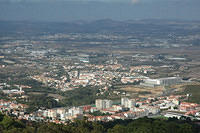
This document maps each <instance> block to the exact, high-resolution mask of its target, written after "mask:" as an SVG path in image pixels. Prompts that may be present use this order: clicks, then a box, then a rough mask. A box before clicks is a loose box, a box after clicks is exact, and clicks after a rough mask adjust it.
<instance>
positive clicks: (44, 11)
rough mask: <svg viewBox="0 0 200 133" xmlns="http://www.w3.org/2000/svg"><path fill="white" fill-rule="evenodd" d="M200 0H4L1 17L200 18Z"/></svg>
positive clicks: (13, 18)
mask: <svg viewBox="0 0 200 133" xmlns="http://www.w3.org/2000/svg"><path fill="white" fill-rule="evenodd" d="M199 6H200V0H0V20H14V21H15V20H17V21H20V20H22V21H24V20H25V21H57V22H66V21H74V20H87V21H88V20H89V21H91V20H99V19H113V20H138V19H177V20H200V15H199V12H200V8H199Z"/></svg>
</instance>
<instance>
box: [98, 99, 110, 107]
mask: <svg viewBox="0 0 200 133" xmlns="http://www.w3.org/2000/svg"><path fill="white" fill-rule="evenodd" d="M95 104H96V108H97V109H106V108H110V107H112V100H102V99H97V100H96V101H95Z"/></svg>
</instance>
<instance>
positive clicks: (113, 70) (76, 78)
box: [31, 64, 153, 91]
mask: <svg viewBox="0 0 200 133" xmlns="http://www.w3.org/2000/svg"><path fill="white" fill-rule="evenodd" d="M63 68H64V70H65V71H66V72H67V73H68V76H67V75H64V76H61V77H60V78H59V79H56V78H54V77H53V76H52V75H54V76H55V75H56V74H55V72H53V71H52V72H45V73H43V74H41V75H35V76H32V77H31V78H33V79H34V80H38V81H39V82H42V83H44V84H46V85H48V86H50V87H54V88H57V89H60V90H61V91H67V90H71V89H73V88H77V87H79V86H87V85H92V86H107V87H109V86H111V84H112V82H113V79H118V80H119V81H120V82H121V83H122V84H127V83H134V82H138V81H142V80H143V79H145V78H146V77H144V76H141V75H140V74H139V72H144V73H147V72H148V71H152V70H153V69H152V67H151V66H137V67H130V68H125V67H123V66H122V65H120V64H112V65H110V64H108V65H91V64H83V65H81V66H80V64H79V65H72V66H63ZM117 70H123V71H117Z"/></svg>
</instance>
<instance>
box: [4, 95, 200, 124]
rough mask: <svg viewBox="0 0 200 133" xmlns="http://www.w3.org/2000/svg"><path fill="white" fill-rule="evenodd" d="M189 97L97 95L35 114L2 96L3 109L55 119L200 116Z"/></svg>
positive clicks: (23, 115)
mask: <svg viewBox="0 0 200 133" xmlns="http://www.w3.org/2000/svg"><path fill="white" fill-rule="evenodd" d="M185 98H187V95H175V96H174V95H172V96H165V97H157V98H148V99H145V100H144V99H130V98H127V97H122V98H121V102H120V103H115V104H114V101H112V100H107V99H96V101H95V104H94V105H82V106H78V107H67V108H65V107H62V108H53V109H39V110H38V111H36V112H33V113H31V114H27V113H26V108H27V106H26V105H24V104H17V103H16V101H5V100H0V111H1V112H4V113H7V114H10V115H14V116H16V117H17V118H18V119H26V120H30V121H46V122H55V123H65V122H67V121H73V120H75V119H83V118H87V119H88V120H89V121H105V122H106V121H113V120H116V119H122V120H125V119H137V118H140V117H144V116H148V117H154V116H165V117H177V118H180V117H181V116H185V117H192V118H195V119H200V105H199V104H196V103H188V102H180V99H185Z"/></svg>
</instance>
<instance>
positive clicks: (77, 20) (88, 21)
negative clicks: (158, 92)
mask: <svg viewBox="0 0 200 133" xmlns="http://www.w3.org/2000/svg"><path fill="white" fill-rule="evenodd" d="M156 20H157V21H174V22H199V21H200V19H194V20H190V19H163V18H146V19H145V18H144V19H125V20H117V19H112V18H102V19H101V18H100V19H93V20H86V19H85V20H84V19H76V20H69V21H65V20H63V21H61V20H59V21H52V20H10V19H8V20H6V19H0V22H32V23H75V22H85V23H91V22H95V21H115V22H128V21H135V22H137V21H156Z"/></svg>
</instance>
